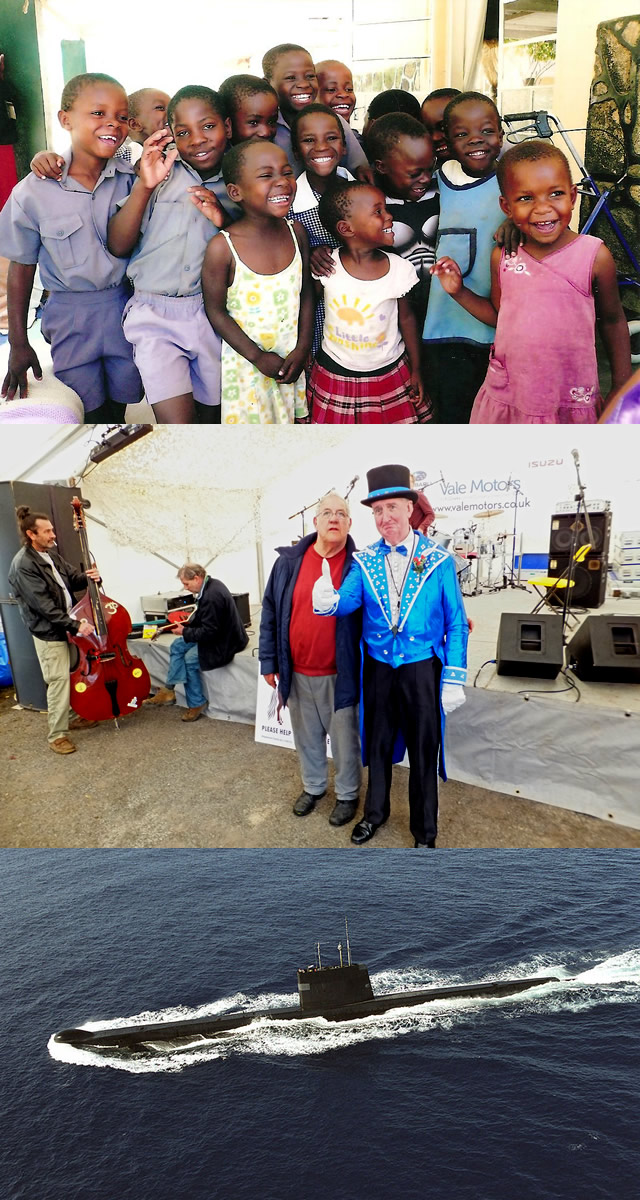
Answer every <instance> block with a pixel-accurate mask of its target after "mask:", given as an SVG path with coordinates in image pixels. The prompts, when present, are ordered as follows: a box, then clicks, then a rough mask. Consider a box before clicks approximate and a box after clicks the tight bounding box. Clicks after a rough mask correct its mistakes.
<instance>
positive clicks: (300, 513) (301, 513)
mask: <svg viewBox="0 0 640 1200" xmlns="http://www.w3.org/2000/svg"><path fill="white" fill-rule="evenodd" d="M329 491H330V492H331V491H333V488H329ZM321 500H322V496H318V499H317V500H313V501H312V502H311V504H304V505H303V506H302V508H299V509H298V511H297V512H294V513H292V514H291V516H290V517H288V518H287V520H289V521H295V519H296V517H302V534H301V537H304V514H305V513H306V512H308V511H309V509H310V508H315V506H316V504H319V503H320V501H321Z"/></svg>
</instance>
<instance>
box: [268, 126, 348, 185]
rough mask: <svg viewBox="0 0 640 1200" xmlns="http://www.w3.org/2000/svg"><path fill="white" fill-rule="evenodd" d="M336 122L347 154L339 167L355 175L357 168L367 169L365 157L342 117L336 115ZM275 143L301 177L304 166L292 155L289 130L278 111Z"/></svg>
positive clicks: (296, 173)
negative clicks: (337, 121)
mask: <svg viewBox="0 0 640 1200" xmlns="http://www.w3.org/2000/svg"><path fill="white" fill-rule="evenodd" d="M303 111H304V109H303ZM338 120H339V122H340V124H341V125H342V130H343V133H344V140H345V142H346V144H347V152H346V154H344V155H343V156H342V158H341V159H340V166H341V167H348V169H349V170H350V171H351V172H352V173H355V172H356V171H357V169H358V167H367V166H368V165H369V164H368V162H367V156H366V154H365V152H364V150H363V149H362V146H361V145H360V142H359V141H358V139H357V137H356V135H355V133H354V132H353V129H351V127H350V126H349V125H348V124H347V122H346V121H345V119H344V117H341V116H340V115H339V114H338ZM275 142H276V146H280V147H281V148H282V149H283V150H284V152H285V154H286V156H287V158H288V159H289V162H290V163H291V166H292V167H293V170H294V172H295V175H296V178H297V176H298V175H302V172H303V171H304V164H303V163H301V162H298V160H297V158H296V157H295V155H294V153H293V147H292V145H291V130H290V128H289V126H288V125H287V122H286V121H285V119H284V117H283V115H282V113H281V112H280V110H278V125H277V128H276V137H275Z"/></svg>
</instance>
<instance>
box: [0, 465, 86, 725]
mask: <svg viewBox="0 0 640 1200" xmlns="http://www.w3.org/2000/svg"><path fill="white" fill-rule="evenodd" d="M81 494H82V493H81V492H80V489H79V488H69V487H58V486H56V485H53V484H52V485H49V484H44V483H24V482H22V480H14V481H13V482H6V483H0V617H1V619H2V625H3V628H4V632H5V636H6V639H7V650H8V652H9V662H10V664H11V673H12V675H13V683H14V688H15V693H16V696H17V698H18V703H19V704H22V705H23V706H24V707H25V708H37V709H46V707H47V689H46V686H45V682H44V680H43V678H42V671H41V670H40V663H39V662H38V656H37V655H36V652H35V647H34V644H33V638H32V636H31V634H30V633H29V630H28V629H27V627H26V625H25V624H24V622H23V620H22V618H21V616H20V610H19V608H18V602H17V600H16V599H15V598H14V597H13V595H11V593H10V589H9V582H8V578H7V576H8V574H9V567H10V566H11V560H12V559H13V557H14V555H16V554H17V553H18V550H19V549H20V547H21V545H22V540H21V538H20V532H19V530H18V522H17V518H16V508H18V507H19V506H20V505H21V504H28V505H29V507H30V508H31V510H32V511H33V512H42V513H48V514H49V515H50V517H51V521H52V523H53V525H54V526H55V530H56V542H57V548H58V550H59V552H60V554H61V555H62V557H63V558H66V560H67V562H70V563H72V564H73V566H74V567H75V568H76V569H77V570H79V571H80V570H84V567H85V566H86V565H87V564H86V563H82V564H81V553H82V552H81V548H80V539H79V537H78V534H77V532H76V530H75V529H74V528H73V510H72V508H71V500H72V497H73V496H78V495H81Z"/></svg>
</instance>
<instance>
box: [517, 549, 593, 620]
mask: <svg viewBox="0 0 640 1200" xmlns="http://www.w3.org/2000/svg"><path fill="white" fill-rule="evenodd" d="M590 549H591V544H590V543H589V542H586V543H585V545H584V546H580V547H579V548H578V549H577V550H576V552H575V554H574V556H573V561H574V563H581V562H584V559H585V558H586V557H587V554H588V553H589V551H590ZM568 574H569V568H568V567H567V569H566V570H565V571H563V572H562V575H558V576H557V577H556V578H555V579H552V578H551V577H547V576H545V577H544V578H542V579H527V580H525V583H530V584H531V585H532V587H534V588H535V590H536V591H537V592H538V595H539V596H540V600H539V602H538V603H537V604H536V606H535V608H534V609H532V612H534V613H537V612H539V611H540V609H541V608H542V607H543V605H545V604H547V605H548V606H549V608H551V609H552V610H553V611H554V612H557V608H556V607H555V606H554V605H553V604H552V603H551V597H552V596H553V595H554V594H555V592H557V591H560V590H561V589H562V588H566V587H567V586H568V584H569V580H568V578H567V577H568ZM575 585H576V581H575V579H572V580H571V587H575ZM540 588H545V589H546V590H545V591H540V590H539V589H540Z"/></svg>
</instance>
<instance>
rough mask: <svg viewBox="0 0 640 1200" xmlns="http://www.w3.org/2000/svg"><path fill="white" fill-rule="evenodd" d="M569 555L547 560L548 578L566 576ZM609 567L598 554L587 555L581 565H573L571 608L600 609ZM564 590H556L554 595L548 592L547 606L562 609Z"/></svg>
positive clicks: (605, 589)
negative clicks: (550, 605)
mask: <svg viewBox="0 0 640 1200" xmlns="http://www.w3.org/2000/svg"><path fill="white" fill-rule="evenodd" d="M568 569H569V555H568V554H558V555H557V556H556V557H555V558H550V559H549V571H548V576H549V578H550V579H559V578H560V577H561V576H563V575H564V576H565V578H566V575H567V571H568ZM608 569H609V565H608V563H607V560H606V558H601V557H600V555H599V554H588V555H587V557H586V558H585V559H584V560H583V562H581V563H574V564H573V575H572V579H573V587H572V588H571V596H570V603H571V607H572V608H600V605H601V604H604V601H605V596H606V594H607V571H608ZM564 593H565V588H558V590H557V591H556V592H554V593H551V592H549V595H548V599H549V604H552V605H553V606H554V607H555V608H562V606H563V604H564Z"/></svg>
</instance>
